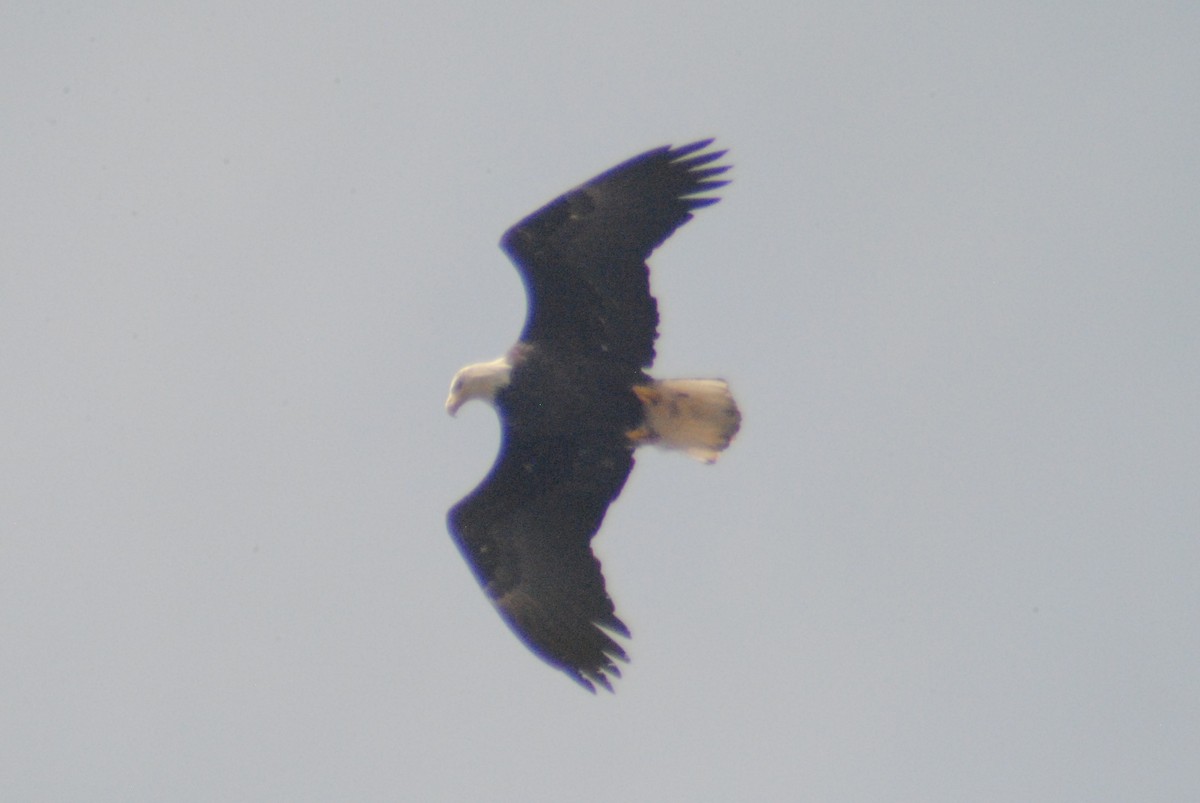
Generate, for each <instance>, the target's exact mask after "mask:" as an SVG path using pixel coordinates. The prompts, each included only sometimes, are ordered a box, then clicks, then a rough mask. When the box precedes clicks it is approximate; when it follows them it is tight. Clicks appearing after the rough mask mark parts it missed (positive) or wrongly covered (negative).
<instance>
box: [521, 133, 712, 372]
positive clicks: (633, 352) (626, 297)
mask: <svg viewBox="0 0 1200 803" xmlns="http://www.w3.org/2000/svg"><path fill="white" fill-rule="evenodd" d="M711 143H712V140H711V139H709V140H704V141H702V142H693V143H692V144H690V145H684V146H682V147H679V148H671V147H670V146H664V147H661V148H657V149H655V150H652V151H648V152H646V153H643V154H642V155H641V156H635V157H634V158H632V159H630V160H628V161H626V162H623V163H622V164H619V165H617V166H616V167H614V168H612V169H611V170H608V171H606V172H604V173H601V174H600V175H598V176H596V177H595V178H593V179H592V180H591V181H588V182H587V183H586V184H583V185H581V186H579V187H577V188H576V189H574V190H571V191H570V192H568V193H566V194H565V195H563V196H561V197H560V198H557V199H556V200H554V201H552V202H551V203H549V204H547V205H546V206H544V207H542V208H541V209H539V210H538V211H537V212H534V213H533V214H532V215H530V216H529V217H527V218H525V219H524V220H522V221H521V222H520V223H518V224H517V225H515V226H513V227H512V228H511V229H509V230H508V232H506V233H505V235H504V237H503V239H502V240H501V246H502V247H503V248H504V250H505V251H506V252H507V253H508V255H509V257H510V258H511V259H512V261H513V262H514V263H515V264H516V266H517V269H518V270H519V271H520V273H521V277H522V279H523V280H524V282H525V290H526V294H527V295H528V301H529V314H528V317H527V318H526V321H525V328H524V330H523V332H522V334H521V340H522V341H524V342H526V343H534V344H537V343H548V344H549V343H552V344H554V345H555V347H556V348H558V349H560V350H562V351H571V352H574V353H577V354H580V355H586V356H590V357H602V358H605V359H610V360H617V361H619V362H621V363H623V364H625V365H629V366H633V367H637V368H645V367H648V366H649V365H650V364H651V363H652V362H653V361H654V338H655V337H656V329H657V326H658V310H657V306H656V304H655V302H654V297H653V296H652V295H650V283H649V271H648V269H647V267H646V258H647V257H648V256H650V253H651V252H652V251H653V250H654V249H655V248H657V247H658V246H659V245H661V244H662V243H663V241H665V240H666V239H667V237H669V236H670V235H671V232H673V231H675V229H677V228H679V227H680V226H682V225H683V224H684V223H686V222H687V221H688V220H690V219H691V217H692V214H691V213H692V210H693V209H698V208H700V207H703V206H708V205H710V204H714V203H716V202H717V200H718V199H717V198H715V197H713V196H701V197H697V196H699V195H700V194H701V193H705V192H709V191H711V190H715V189H717V188H718V187H722V186H724V185H725V184H727V183H728V182H727V181H720V180H714V179H713V177H714V176H718V175H720V174H722V173H724V172H725V171H726V170H728V169H729V168H728V166H716V167H706V165H710V164H711V163H712V162H714V161H716V160H717V159H719V158H721V156H723V155H724V154H725V151H708V152H703V151H704V149H705V148H707V147H708V146H709V145H710V144H711Z"/></svg>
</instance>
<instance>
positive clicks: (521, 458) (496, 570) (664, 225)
mask: <svg viewBox="0 0 1200 803" xmlns="http://www.w3.org/2000/svg"><path fill="white" fill-rule="evenodd" d="M710 144H712V140H704V141H702V142H694V143H692V144H690V145H684V146H682V147H678V148H672V147H670V146H664V147H661V148H656V149H654V150H652V151H647V152H646V153H643V154H641V155H640V156H635V157H634V158H632V159H630V160H628V161H626V162H623V163H621V164H619V165H617V166H616V167H614V168H612V169H610V170H607V171H605V172H604V173H601V174H600V175H598V176H596V177H595V178H593V179H592V180H590V181H588V182H586V183H584V184H582V185H580V186H579V187H577V188H575V189H573V190H571V191H569V192H567V193H566V194H564V195H562V196H561V197H559V198H557V199H555V200H553V201H551V202H550V203H549V204H547V205H546V206H544V207H542V208H541V209H539V210H538V211H537V212H534V213H533V214H532V215H530V216H529V217H527V218H525V219H524V220H522V221H521V222H520V223H518V224H517V225H515V226H513V227H512V228H511V229H509V230H508V232H507V233H505V235H504V237H503V239H502V240H501V243H500V244H501V247H502V248H503V249H504V251H505V252H507V254H508V255H509V257H510V258H511V259H512V261H513V263H514V264H515V265H516V267H517V270H518V272H519V273H520V275H521V278H522V280H523V281H524V283H525V291H526V295H527V297H528V302H529V305H528V313H527V315H526V319H525V326H524V328H523V329H522V331H521V336H520V338H519V340H518V341H517V343H516V345H514V346H513V347H512V348H511V349H509V350H508V352H507V353H506V354H505V355H504V356H502V357H500V358H498V359H495V360H492V361H490V362H484V363H477V364H475V365H469V366H467V367H466V368H463V369H462V370H460V371H459V372H458V373H457V374H456V375H455V377H454V381H453V382H452V383H451V385H450V395H449V397H448V398H447V399H446V410H447V411H448V412H449V413H450V414H451V415H453V414H455V413H456V412H457V411H458V409H459V407H461V406H462V405H463V404H465V403H466V402H468V401H471V400H472V399H482V400H484V401H487V402H490V403H491V404H492V405H493V406H494V407H495V408H496V410H497V412H498V413H499V415H500V418H501V424H502V434H501V445H500V454H499V455H498V456H497V458H496V462H495V463H494V464H493V465H492V469H491V471H490V472H489V473H488V475H487V476H486V477H485V478H484V480H483V481H482V482H481V483H480V484H479V486H478V487H477V488H476V489H475V490H474V491H472V492H471V493H470V494H468V495H467V496H466V497H465V498H464V499H462V500H461V501H460V502H459V503H458V504H456V505H455V506H454V507H453V508H451V509H450V513H449V516H448V523H449V528H450V533H451V535H453V537H454V541H455V543H456V544H457V545H458V548H459V550H460V551H461V552H462V554H463V557H464V558H465V559H466V561H467V563H468V564H469V565H470V567H471V569H472V571H473V572H474V574H475V577H476V579H477V580H478V581H479V583H480V585H481V586H483V589H484V591H485V592H486V593H487V595H488V597H489V598H490V599H491V601H492V603H493V604H494V605H495V606H496V609H497V610H498V611H499V612H500V615H501V616H502V617H503V618H504V620H505V622H507V623H508V625H509V626H510V627H511V628H512V630H513V632H514V633H516V635H517V636H518V637H519V638H520V639H521V640H522V641H524V642H525V644H526V645H527V646H528V647H529V648H530V649H531V650H533V652H534V653H536V654H537V655H538V656H540V657H541V658H543V659H544V660H545V661H547V662H548V663H550V664H551V665H553V666H555V667H557V668H559V669H561V670H562V671H564V672H566V673H567V674H568V675H569V676H570V677H572V678H573V679H574V680H576V681H578V682H579V683H581V684H582V685H584V686H585V687H587V688H588V689H589V690H592V691H595V685H594V684H599V685H601V686H603V687H604V688H606V689H608V690H609V691H611V690H612V683H611V678H616V677H620V675H621V672H620V669H619V668H618V667H617V665H616V663H615V660H617V659H620V660H622V661H625V660H628V658H627V656H626V654H625V650H624V649H623V648H622V647H621V645H620V644H618V643H617V642H616V640H615V639H614V638H613V636H614V635H616V636H622V637H625V638H629V629H628V628H627V627H625V624H624V623H623V622H622V621H621V620H620V619H618V618H617V616H616V610H615V608H614V606H613V603H612V600H611V599H610V598H609V596H608V593H607V592H606V591H605V586H604V577H603V575H602V574H601V572H600V563H599V561H597V560H596V557H595V556H594V555H593V554H592V551H591V539H592V537H593V536H594V535H595V534H596V532H597V531H598V530H599V529H600V523H601V522H602V521H603V519H604V514H605V511H607V510H608V506H609V504H610V503H611V502H612V501H613V500H614V499H616V498H617V495H618V494H620V492H621V488H622V487H623V486H624V484H625V480H626V478H627V477H628V476H629V472H630V471H631V470H632V469H633V453H634V450H635V449H636V448H637V447H638V446H642V445H645V444H656V445H658V446H661V447H664V448H668V449H681V450H683V451H685V452H687V453H688V454H689V455H691V456H692V457H694V458H696V459H698V460H701V461H704V462H706V463H711V462H713V461H714V460H716V458H717V456H718V455H719V454H720V453H721V452H722V451H723V450H724V449H725V448H726V447H728V446H729V443H730V441H731V440H732V439H733V436H734V435H735V434H736V433H737V431H738V427H739V426H740V424H741V413H740V412H739V411H738V408H737V404H736V403H735V402H734V400H733V396H732V395H731V393H730V392H729V386H728V385H727V384H726V383H725V382H724V381H723V380H720V379H673V380H655V379H652V378H651V377H650V376H649V375H647V374H646V373H645V369H647V368H649V367H650V365H651V364H652V363H653V362H654V340H655V338H656V337H657V335H658V305H657V303H656V302H655V299H654V296H652V295H651V294H650V280H649V268H648V267H647V265H646V259H647V258H648V257H649V256H650V254H651V252H652V251H654V249H656V248H657V247H658V246H659V245H661V244H662V243H663V242H664V241H665V240H666V239H667V238H668V237H669V236H670V235H671V233H672V232H673V231H675V229H677V228H679V227H680V226H682V225H683V224H684V223H686V222H687V221H688V220H691V218H692V211H693V210H695V209H699V208H701V207H705V206H709V205H711V204H714V203H716V202H717V200H718V199H717V198H716V197H714V196H712V195H707V194H706V193H710V192H711V191H713V190H715V189H717V188H719V187H722V186H724V185H725V184H727V183H728V182H727V181H724V180H721V179H717V178H716V177H717V176H720V175H721V174H723V173H724V172H725V171H727V170H728V169H729V167H728V166H726V165H716V166H714V165H713V164H712V163H713V162H715V161H717V160H718V159H720V158H721V157H722V156H723V155H724V154H725V151H708V150H706V149H707V148H708V146H709V145H710Z"/></svg>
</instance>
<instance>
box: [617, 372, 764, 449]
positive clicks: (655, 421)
mask: <svg viewBox="0 0 1200 803" xmlns="http://www.w3.org/2000/svg"><path fill="white" fill-rule="evenodd" d="M634 391H635V392H636V393H637V395H638V398H640V399H641V400H642V407H643V409H644V411H645V416H646V418H645V422H644V424H643V426H642V427H641V429H639V430H638V431H637V442H638V443H653V444H655V445H657V446H660V447H662V448H664V449H680V450H682V451H684V452H686V453H687V455H688V456H689V457H692V458H694V459H696V460H700V461H701V462H704V463H712V462H714V461H716V459H717V457H718V456H719V455H720V453H721V452H723V451H724V450H725V449H726V448H727V447H728V446H729V443H730V441H732V440H733V436H734V435H736V434H737V431H738V428H739V427H740V426H741V422H742V414H741V412H740V411H739V410H738V406H737V402H735V401H734V399H733V394H732V393H730V391H729V385H728V383H726V382H725V381H724V380H721V379H665V380H661V381H657V382H653V383H651V384H649V385H641V386H638V387H636V388H634Z"/></svg>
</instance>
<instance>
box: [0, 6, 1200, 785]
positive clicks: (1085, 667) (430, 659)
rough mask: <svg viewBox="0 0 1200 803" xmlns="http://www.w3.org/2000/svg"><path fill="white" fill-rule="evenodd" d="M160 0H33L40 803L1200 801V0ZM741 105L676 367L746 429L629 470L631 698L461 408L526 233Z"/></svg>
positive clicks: (28, 695)
mask: <svg viewBox="0 0 1200 803" xmlns="http://www.w3.org/2000/svg"><path fill="white" fill-rule="evenodd" d="M139 6H140V7H139ZM162 8H163V6H162V4H137V3H133V4H121V5H120V6H119V7H113V8H108V9H102V10H96V9H91V8H88V9H84V8H83V7H82V5H79V4H66V6H64V5H63V4H31V3H27V4H24V8H18V9H15V10H13V9H10V10H9V11H7V12H6V13H5V14H4V17H5V20H4V24H3V25H2V26H0V67H2V71H3V74H4V76H5V80H4V81H3V82H0V174H2V178H0V186H2V189H0V203H2V204H3V213H2V214H0V368H2V371H3V380H2V385H0V443H3V454H2V455H0V644H2V645H3V647H2V648H0V649H2V655H3V658H2V659H0V719H2V721H3V725H2V726H0V797H3V798H4V799H5V800H23V801H37V800H46V801H60V800H88V801H134V800H181V801H183V800H195V801H239V800H247V801H249V800H254V801H273V800H280V801H282V800H287V801H302V800H313V801H316V800H388V799H390V800H395V799H400V798H402V797H404V796H406V795H410V796H414V797H415V796H420V797H421V798H423V799H430V800H433V799H445V800H450V799H459V800H463V799H494V800H564V799H596V800H606V799H612V800H616V799H620V800H656V801H664V800H681V801H682V800H688V801H693V800H731V799H735V797H737V798H740V799H745V800H751V799H753V800H812V801H999V800H1012V801H1017V800H1020V801H1055V802H1056V803H1057V802H1059V801H1097V800H1114V801H1115V800H1140V801H1178V800H1184V799H1189V798H1191V797H1194V796H1195V795H1196V794H1197V793H1198V791H1200V763H1198V762H1197V761H1196V756H1197V755H1200V672H1198V670H1197V667H1198V666H1200V635H1198V634H1200V538H1198V532H1197V530H1198V529H1200V423H1198V422H1200V416H1198V411H1200V345H1198V344H1200V272H1198V271H1197V267H1198V265H1200V225H1198V217H1200V215H1198V213H1200V159H1198V158H1197V146H1196V143H1197V142H1200V55H1197V54H1198V52H1200V51H1197V48H1196V42H1197V41H1200V7H1197V6H1196V5H1195V4H1193V3H1152V4H1146V3H1099V4H1097V3H1076V4H1070V3H1067V4H1063V3H1059V4H1046V3H1032V2H1030V3H1001V4H988V5H983V4H975V5H973V6H970V5H968V6H964V5H963V4H949V3H947V4H920V5H919V6H917V7H909V8H906V9H904V10H903V11H901V10H898V8H897V7H893V6H892V5H888V4H869V3H868V4H823V5H810V4H805V3H792V2H787V3H784V2H780V3H774V4H772V3H760V4H757V5H751V6H747V5H745V4H741V5H735V4H715V3H695V2H691V3H669V4H668V3H653V2H651V3H646V2H636V3H607V4H605V3H590V4H567V3H563V4H557V5H555V6H554V7H553V8H552V9H551V8H550V4H542V3H513V4H510V5H508V6H507V7H506V8H505V10H504V11H503V12H501V11H499V9H500V8H501V6H500V4H496V5H486V6H485V5H484V4H483V3H476V4H471V3H466V4H464V3H450V2H439V3H436V4H434V3H431V4H427V5H422V6H416V5H412V4H404V3H401V4H394V3H380V4H378V5H376V6H371V5H358V6H345V5H341V6H338V5H331V4H329V3H307V2H301V3H287V4H249V5H248V4H245V3H242V2H238V3H216V4H211V5H208V6H207V7H204V8H199V7H194V6H193V7H189V8H187V9H180V10H173V11H163V10H162ZM704 136H716V137H718V138H719V142H720V143H721V144H722V145H724V146H727V147H729V148H731V149H732V150H731V155H730V161H731V162H732V163H733V164H734V165H735V167H734V171H733V174H732V175H733V178H734V184H733V185H731V186H730V187H729V188H727V191H726V192H725V193H724V201H723V202H722V203H721V204H719V205H717V206H715V207H712V208H710V209H706V210H703V211H702V212H701V213H700V214H699V215H698V216H697V219H696V220H695V221H693V222H692V223H691V224H689V225H688V226H687V227H685V228H684V229H682V230H680V231H679V232H678V233H677V234H676V236H675V237H674V238H673V239H672V240H671V241H670V242H669V243H668V244H667V246H666V247H664V248H663V249H661V250H660V251H659V252H658V253H657V255H656V257H655V260H654V262H653V266H654V269H655V270H654V274H653V282H654V287H655V289H656V292H657V293H658V295H659V298H660V305H661V310H662V314H663V323H664V328H663V335H662V338H661V340H660V343H659V355H660V359H659V362H658V365H657V372H658V373H659V374H660V375H664V376H672V375H675V376H708V375H721V376H725V377H726V378H728V379H729V380H730V381H731V382H732V383H733V384H734V388H735V390H736V392H737V394H738V397H739V399H740V401H741V404H742V408H743V411H744V413H745V426H744V429H743V433H742V435H741V436H740V437H739V439H738V441H737V442H736V443H735V445H734V448H733V449H732V450H731V451H730V452H729V453H728V454H727V455H726V457H725V458H723V459H722V460H721V462H720V463H718V464H717V465H716V466H713V467H704V466H701V465H699V464H696V463H693V462H692V461H689V460H687V459H685V458H683V457H681V456H679V455H670V454H660V453H647V454H643V456H642V457H641V458H640V460H639V465H638V468H637V469H636V470H635V472H634V474H633V477H632V478H631V480H630V482H629V485H628V486H627V488H626V491H625V493H624V495H623V496H622V497H621V499H620V500H619V501H618V502H617V504H616V505H615V506H614V507H613V508H612V509H611V511H610V513H609V516H608V519H607V521H606V523H605V527H604V530H603V531H602V532H601V535H600V536H599V537H598V539H597V541H596V544H597V546H598V551H599V553H600V555H601V557H602V559H603V561H604V565H605V570H606V571H605V573H606V576H607V578H608V583H609V589H610V591H611V593H612V595H613V597H614V599H615V600H616V602H617V606H618V611H619V613H620V615H621V616H622V618H623V619H624V620H625V621H626V622H627V623H628V624H629V626H630V627H631V629H632V630H633V633H634V639H633V640H632V642H630V643H629V644H628V647H629V650H630V654H631V656H632V658H633V662H632V664H630V665H629V666H628V668H627V671H626V673H625V678H624V679H623V680H622V681H621V683H620V685H619V687H618V692H617V694H616V695H607V694H601V695H599V696H598V697H592V696H591V695H588V694H586V693H585V692H583V691H581V690H580V689H579V688H578V687H577V686H576V685H575V684H573V683H571V682H570V681H569V680H568V679H566V678H565V677H564V676H563V675H561V674H560V673H558V672H555V671H553V670H552V669H550V668H548V667H546V666H545V665H543V664H542V663H541V662H540V661H538V660H537V659H536V658H534V657H533V656H532V655H531V654H530V653H529V652H528V651H527V650H526V649H525V648H524V647H523V646H522V645H521V644H520V643H519V642H518V641H517V640H516V639H515V638H513V637H512V635H511V634H510V633H509V632H508V630H507V629H506V628H505V627H504V625H503V624H502V623H501V621H500V619H499V618H498V617H497V616H496V614H495V613H494V612H493V611H492V609H491V608H490V606H489V605H488V604H487V602H486V601H485V599H484V597H483V596H482V594H481V593H480V591H479V589H478V588H477V587H476V585H475V583H474V580H473V579H472V578H471V575H470V573H469V572H468V570H467V568H466V566H465V565H464V564H463V562H462V560H461V559H460V557H459V555H458V553H457V551H456V550H455V548H454V546H453V544H452V542H451V541H450V538H449V537H448V535H447V534H446V531H445V525H444V515H445V510H446V508H447V507H449V505H451V504H452V503H453V502H454V501H455V500H457V499H458V498H459V497H460V496H462V495H463V494H465V493H466V492H467V491H469V490H470V489H471V488H472V487H473V486H474V485H475V483H476V482H478V480H479V479H480V478H481V477H482V476H483V474H484V473H485V472H486V470H487V468H488V467H489V465H490V464H491V461H492V459H493V456H494V453H495V449H496V445H497V440H498V427H497V424H496V419H495V417H494V415H493V414H492V413H491V411H490V410H488V409H487V408H486V407H484V406H482V405H473V406H471V407H468V408H464V410H463V412H462V413H461V414H460V415H459V417H458V419H456V420H455V419H450V418H449V417H447V416H446V415H445V413H444V411H443V410H442V401H443V399H444V397H445V392H446V388H447V386H448V384H449V381H450V378H451V376H452V375H453V373H454V371H455V370H456V369H458V368H459V367H460V366H461V365H463V364H465V363H467V362H472V361H477V360H481V359H489V358H491V357H493V356H495V355H497V354H499V353H500V352H501V351H503V350H504V349H505V348H507V346H508V345H509V344H510V343H511V342H512V341H513V339H514V338H515V337H516V335H517V332H518V330H519V327H520V325H521V322H522V320H523V316H524V298H523V294H522V290H521V286H520V283H519V280H518V279H517V276H516V274H515V272H514V271H513V270H512V269H511V267H510V266H509V264H508V262H507V260H506V259H505V257H504V256H503V254H502V253H501V252H500V251H499V250H498V249H497V248H496V242H497V240H498V239H499V236H500V234H501V233H502V231H503V230H504V229H505V228H506V227H507V226H508V225H510V224H511V223H513V222H515V221H516V220H517V219H519V218H520V217H521V216H522V215H524V214H526V213H528V212H530V211H532V210H533V209H534V208H536V207H537V206H539V205H540V204H542V203H544V202H545V201H548V200H549V199H550V198H552V197H553V196H554V195H556V194H557V193H559V192H561V191H562V190H565V189H567V188H568V187H570V186H572V185H574V184H575V183H577V182H579V181H582V180H584V179H586V178H588V177H590V176H591V175H593V174H595V173H597V172H599V171H600V170H602V169H605V168H607V167H609V166H611V165H612V164H615V163H616V162H618V161H619V160H621V159H624V158H626V157H628V156H631V155H633V154H635V153H638V152H640V151H641V150H644V149H647V148H650V147H654V146H657V145H661V144H666V143H676V144H679V143H683V142H686V141H690V140H692V139H698V138H700V137H704Z"/></svg>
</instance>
